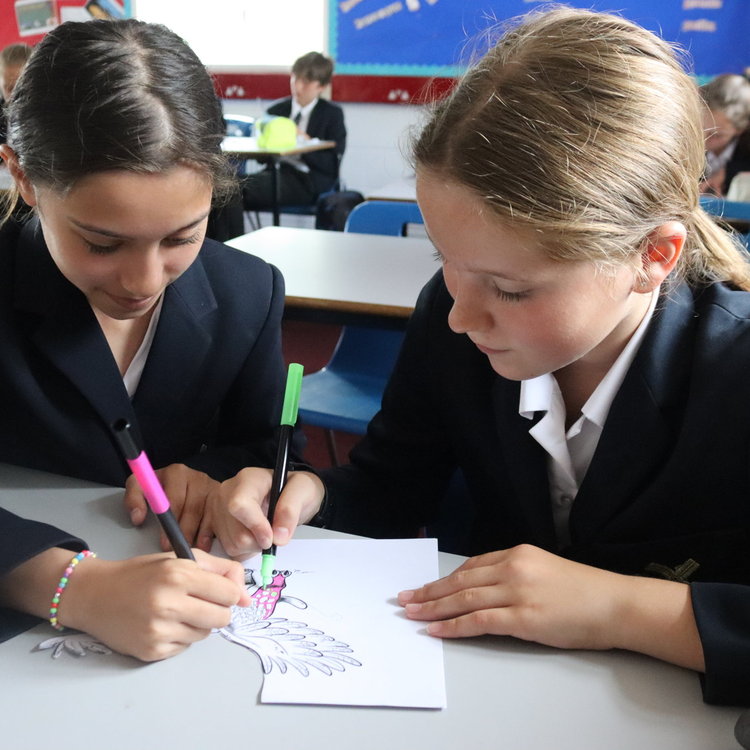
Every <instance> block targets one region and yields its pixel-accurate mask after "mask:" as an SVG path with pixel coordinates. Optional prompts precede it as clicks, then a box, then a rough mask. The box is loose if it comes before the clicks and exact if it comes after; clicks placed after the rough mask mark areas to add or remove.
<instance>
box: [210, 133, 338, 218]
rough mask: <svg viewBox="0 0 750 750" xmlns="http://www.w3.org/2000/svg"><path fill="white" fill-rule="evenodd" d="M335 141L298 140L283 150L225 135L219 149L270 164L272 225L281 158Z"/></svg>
mask: <svg viewBox="0 0 750 750" xmlns="http://www.w3.org/2000/svg"><path fill="white" fill-rule="evenodd" d="M335 146H336V142H335V141H321V140H318V139H317V138H312V139H310V140H300V141H298V143H297V145H296V146H295V147H294V148H288V149H284V150H272V149H267V148H260V147H259V146H258V140H257V139H256V138H245V137H241V136H227V137H226V138H224V140H223V141H222V142H221V150H222V151H223V152H224V153H225V154H226V155H227V156H237V157H240V158H242V159H255V160H256V161H260V162H264V163H268V164H270V165H271V170H272V178H273V198H274V200H273V207H272V212H273V225H274V226H276V227H277V226H279V208H280V203H281V200H280V191H281V181H280V179H279V169H280V164H281V160H282V158H283V157H285V156H299V155H301V154H309V153H310V152H312V151H325V150H327V149H330V148H335Z"/></svg>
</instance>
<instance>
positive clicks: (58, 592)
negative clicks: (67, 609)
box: [49, 549, 96, 630]
mask: <svg viewBox="0 0 750 750" xmlns="http://www.w3.org/2000/svg"><path fill="white" fill-rule="evenodd" d="M86 557H96V553H95V552H92V551H91V550H90V549H85V550H83V552H79V553H78V554H77V555H76V556H75V557H74V558H73V559H72V560H71V561H70V562H69V563H68V567H67V568H65V570H64V571H63V574H62V577H61V578H60V582H59V583H58V584H57V588H56V589H55V594H54V596H53V597H52V604H51V605H50V608H49V624H50V625H52V627H53V628H54V629H55V630H63V629H64V626H63V625H60V623H59V622H58V621H57V609H58V607H59V606H60V599H61V598H62V593H63V591H65V587H66V586H67V585H68V580H69V579H70V576H72V575H73V571H74V570H75V569H76V565H78V563H79V562H81V560H83V559H84V558H86Z"/></svg>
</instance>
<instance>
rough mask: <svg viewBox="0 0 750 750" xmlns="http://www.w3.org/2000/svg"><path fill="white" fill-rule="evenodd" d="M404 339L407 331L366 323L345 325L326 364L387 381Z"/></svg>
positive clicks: (337, 370) (344, 370) (338, 369)
mask: <svg viewBox="0 0 750 750" xmlns="http://www.w3.org/2000/svg"><path fill="white" fill-rule="evenodd" d="M403 340H404V332H403V331H395V330H394V331H391V330H387V329H384V328H368V327H365V326H356V325H348V326H344V328H343V330H342V331H341V336H340V337H339V341H338V343H337V344H336V349H335V350H334V352H333V355H332V356H331V360H330V362H329V363H328V364H327V365H326V368H327V369H328V370H330V371H331V372H338V373H346V374H349V375H352V374H354V375H359V376H364V377H368V378H372V379H373V380H376V381H383V384H384V383H385V381H386V380H388V378H389V377H390V374H391V371H392V370H393V365H394V363H395V362H396V357H397V356H398V352H399V350H400V349H401V342H402V341H403Z"/></svg>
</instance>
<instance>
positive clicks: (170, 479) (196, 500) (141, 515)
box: [123, 464, 219, 552]
mask: <svg viewBox="0 0 750 750" xmlns="http://www.w3.org/2000/svg"><path fill="white" fill-rule="evenodd" d="M156 476H157V477H159V481H160V482H161V485H162V487H163V488H164V492H165V493H166V495H167V497H168V498H169V504H170V505H171V507H172V513H174V516H175V518H176V519H177V520H178V522H179V524H180V527H181V528H182V531H183V533H184V534H185V537H186V539H187V540H188V542H189V543H191V544H193V543H194V545H195V546H196V547H198V548H199V549H202V550H204V551H206V552H208V551H209V550H210V549H211V540H212V537H213V534H212V533H211V529H210V526H209V525H208V524H207V523H206V522H205V518H204V517H205V515H206V513H205V508H206V500H207V498H208V496H209V494H210V493H211V492H212V491H213V490H214V489H215V488H217V487H218V486H219V482H217V481H216V480H215V479H211V477H209V476H208V474H204V473H203V472H202V471H196V470H195V469H191V468H189V467H188V466H185V464H170V465H169V466H165V467H164V468H163V469H159V470H158V471H157V472H156ZM123 501H124V503H125V509H126V510H127V511H128V513H129V515H130V520H131V521H132V523H133V525H134V526H140V525H141V524H142V523H143V522H144V521H145V519H146V515H147V511H148V505H147V504H146V498H145V497H144V496H143V491H142V490H141V488H140V486H139V485H138V482H137V481H136V478H135V476H134V475H132V474H131V475H130V476H129V477H128V479H127V481H126V482H125V497H124V499H123ZM199 529H200V533H199ZM196 537H197V538H196ZM161 547H162V549H164V550H168V549H170V544H169V540H168V539H167V537H166V535H165V534H164V533H163V532H162V534H161Z"/></svg>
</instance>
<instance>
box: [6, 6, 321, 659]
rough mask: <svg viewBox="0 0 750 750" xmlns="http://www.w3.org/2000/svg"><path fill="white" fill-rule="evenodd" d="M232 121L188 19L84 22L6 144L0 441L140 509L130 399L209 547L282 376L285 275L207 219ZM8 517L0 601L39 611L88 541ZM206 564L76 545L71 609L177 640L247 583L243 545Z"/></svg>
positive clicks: (34, 87) (221, 617)
mask: <svg viewBox="0 0 750 750" xmlns="http://www.w3.org/2000/svg"><path fill="white" fill-rule="evenodd" d="M222 135H223V122H222V113H221V108H220V103H219V101H218V100H217V97H216V95H215V93H214V90H213V86H212V82H211V79H210V77H209V75H208V74H207V72H206V70H205V68H204V67H203V65H202V64H201V63H200V61H199V60H198V58H197V57H196V56H195V54H194V53H193V52H192V51H191V50H190V48H189V47H188V46H187V45H186V44H185V43H184V42H183V41H182V40H181V39H180V38H179V37H178V36H177V35H176V34H174V33H173V32H171V31H169V30H168V29H166V28H165V27H163V26H159V25H151V24H146V23H142V22H139V21H135V20H127V21H91V22H86V23H65V24H62V25H60V26H59V27H57V28H56V29H55V30H53V31H52V32H50V33H49V34H48V35H47V36H46V37H45V38H44V39H43V40H42V42H40V44H39V45H38V46H37V47H36V48H35V50H34V52H33V54H32V56H31V59H30V60H29V62H28V64H27V66H26V68H25V69H24V72H23V74H22V76H21V78H20V80H19V82H18V84H17V86H16V88H15V90H14V92H13V95H12V97H11V100H10V102H9V106H8V143H7V144H6V145H3V146H2V147H0V155H2V158H3V160H4V161H5V163H6V164H7V166H8V168H9V170H10V172H11V174H12V176H13V178H14V180H15V184H16V186H17V195H19V196H20V197H22V198H23V200H24V201H25V202H26V204H28V206H30V207H32V209H33V217H32V218H31V220H29V221H28V222H26V223H23V224H20V223H18V222H16V221H14V220H7V221H6V223H5V225H4V226H3V228H2V233H1V234H0V353H1V354H2V356H0V401H1V407H0V461H4V462H8V463H13V464H18V465H21V466H27V467H31V468H36V469H42V470H45V471H50V472H55V473H59V474H66V475H70V476H75V477H80V478H82V479H87V480H91V481H95V482H101V483H105V484H110V485H115V486H122V485H123V484H125V485H126V490H127V491H126V505H127V508H128V510H129V512H130V515H131V519H132V520H133V522H134V523H136V524H139V523H141V522H142V521H143V519H144V518H145V515H146V506H145V503H144V500H143V496H142V494H141V492H140V490H139V489H138V488H137V486H136V484H135V482H134V480H133V478H132V477H130V478H129V477H128V475H129V470H128V468H127V465H126V463H125V462H124V459H123V457H122V456H121V454H120V452H119V450H118V445H117V442H116V439H115V438H114V436H113V433H112V428H111V426H112V425H113V424H114V422H115V421H117V420H118V419H122V418H124V419H126V420H127V421H129V422H130V423H131V425H132V426H133V429H134V432H135V436H136V439H137V441H138V442H139V443H140V444H141V445H142V446H143V448H144V449H145V451H146V452H147V454H149V456H150V458H151V461H152V463H153V464H154V465H155V466H156V467H160V470H159V472H158V473H159V475H160V478H161V480H162V483H163V484H164V486H165V489H166V491H167V494H168V496H169V497H170V499H171V501H172V503H173V507H174V510H175V513H176V515H177V516H178V517H179V518H180V522H181V525H182V527H183V530H184V531H185V533H186V535H187V536H188V538H189V539H190V540H193V539H196V538H197V544H198V546H199V547H201V548H203V549H204V550H205V549H208V547H209V545H210V540H211V529H210V526H209V521H208V520H207V519H206V518H205V516H204V514H203V509H204V504H205V501H206V497H207V495H208V494H209V493H210V492H211V490H212V489H213V488H214V487H216V486H218V481H219V480H223V479H226V478H227V477H230V476H232V475H234V474H235V472H236V471H237V470H238V469H239V468H241V467H243V466H258V467H270V466H272V465H273V460H274V452H275V441H274V429H275V425H276V423H277V422H278V414H279V412H280V407H281V401H282V398H283V385H284V371H283V370H284V368H283V361H282V356H281V346H280V322H281V313H282V308H283V304H284V290H283V281H282V279H281V276H280V274H279V273H278V271H277V270H276V269H274V268H273V267H271V266H269V265H266V264H265V263H264V262H262V261H260V260H259V259H257V258H254V257H252V256H249V255H247V254H244V253H241V252H238V251H236V250H233V249H230V248H228V247H225V246H223V245H221V244H219V243H216V242H213V241H210V240H205V239H204V235H205V231H206V222H207V217H208V214H209V210H210V208H211V203H212V200H221V199H222V196H223V195H224V194H225V193H226V191H227V189H228V188H229V186H230V185H231V180H230V178H229V176H228V175H229V172H228V170H227V167H226V165H225V160H224V158H223V156H222V153H221V140H222ZM12 210H13V198H12V199H11V201H10V202H9V205H8V207H7V215H8V216H10V214H11V213H12ZM299 443H300V441H299V440H298V441H297V448H299ZM259 471H261V473H262V475H263V476H270V469H268V470H259ZM291 481H292V483H299V482H302V483H304V482H306V481H307V482H316V483H317V484H318V485H319V484H320V481H319V480H317V479H315V478H313V476H312V475H309V474H307V473H306V472H297V473H295V476H294V477H293V478H292V480H291ZM269 483H270V480H269ZM0 528H2V532H1V534H2V539H1V540H0V547H2V548H3V554H2V555H0V576H3V578H2V579H1V580H2V583H1V584H0V598H1V599H2V603H3V604H4V605H6V606H10V607H12V608H13V609H14V610H16V611H26V612H30V613H32V614H36V615H40V614H43V613H44V607H43V606H41V605H42V604H43V603H44V601H43V600H45V599H49V596H51V593H52V590H53V589H54V586H53V582H54V581H56V580H57V579H58V578H59V577H60V573H61V571H62V569H63V568H64V567H65V566H64V565H62V562H61V561H63V560H65V559H69V558H70V555H71V553H70V551H67V550H70V549H76V548H77V547H79V546H80V543H79V542H78V541H76V540H75V539H73V538H71V537H69V536H68V535H65V534H63V533H62V532H58V533H52V534H50V533H49V532H48V531H45V530H44V529H42V530H40V528H39V526H38V525H36V524H30V523H24V522H21V521H20V520H18V519H13V518H8V519H7V520H5V521H4V522H3V525H2V527H0ZM6 537H7V538H6ZM199 563H200V566H195V565H191V564H188V565H186V564H185V562H184V561H180V560H176V559H174V557H173V556H172V555H166V556H155V557H153V558H137V559H135V560H131V561H126V562H123V563H117V564H115V563H108V562H106V561H102V560H90V559H82V560H81V561H80V567H79V568H78V572H76V573H75V576H74V577H73V578H71V582H70V586H69V587H68V589H66V591H65V596H64V598H63V599H62V603H61V606H60V611H59V614H58V615H57V617H58V619H59V622H61V623H62V624H63V625H66V624H71V625H73V626H75V627H79V628H82V629H85V630H88V631H89V632H91V633H93V634H95V635H96V634H98V635H99V636H100V637H101V639H102V640H104V641H105V642H107V643H109V644H110V645H114V646H115V647H116V648H119V649H120V650H124V651H126V652H127V653H134V654H136V655H138V656H141V657H142V658H161V657H162V656H165V655H168V654H170V653H174V652H175V651H176V650H179V649H180V648H184V647H185V645H187V644H188V643H190V642H191V641H193V640H196V639H197V638H201V637H204V636H205V635H206V634H207V633H208V632H209V630H210V628H212V627H217V626H219V625H221V624H225V623H226V621H227V620H228V617H229V610H228V606H229V605H230V604H234V603H235V602H236V601H238V600H239V599H240V597H241V596H243V595H242V594H241V591H242V589H241V587H240V585H239V584H240V581H241V578H240V577H239V575H240V574H239V571H238V570H236V569H235V568H234V567H233V566H231V564H229V563H227V562H226V561H221V560H216V559H215V558H211V557H209V556H206V555H200V556H199ZM202 568H203V569H202ZM230 571H231V578H232V580H231V581H228V580H223V578H224V574H227V575H229V574H230ZM3 574H4V575H3ZM53 579H54V581H53ZM48 589H49V590H48ZM104 592H106V593H104ZM99 595H101V596H99ZM99 600H101V602H102V603H103V604H101V605H100V604H98V603H97V604H96V605H95V606H94V605H93V604H92V603H93V602H94V601H99ZM105 602H106V604H104V603H105ZM166 603H169V606H165V604H166ZM166 611H171V612H173V613H174V614H172V615H168V616H165V615H164V614H163V613H164V612H166ZM12 619H13V618H12V617H11V621H12ZM164 619H166V620H169V621H170V622H168V623H164V622H163V620H164ZM9 627H10V629H11V630H12V629H13V627H14V626H13V624H12V622H11V625H10V626H9Z"/></svg>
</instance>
